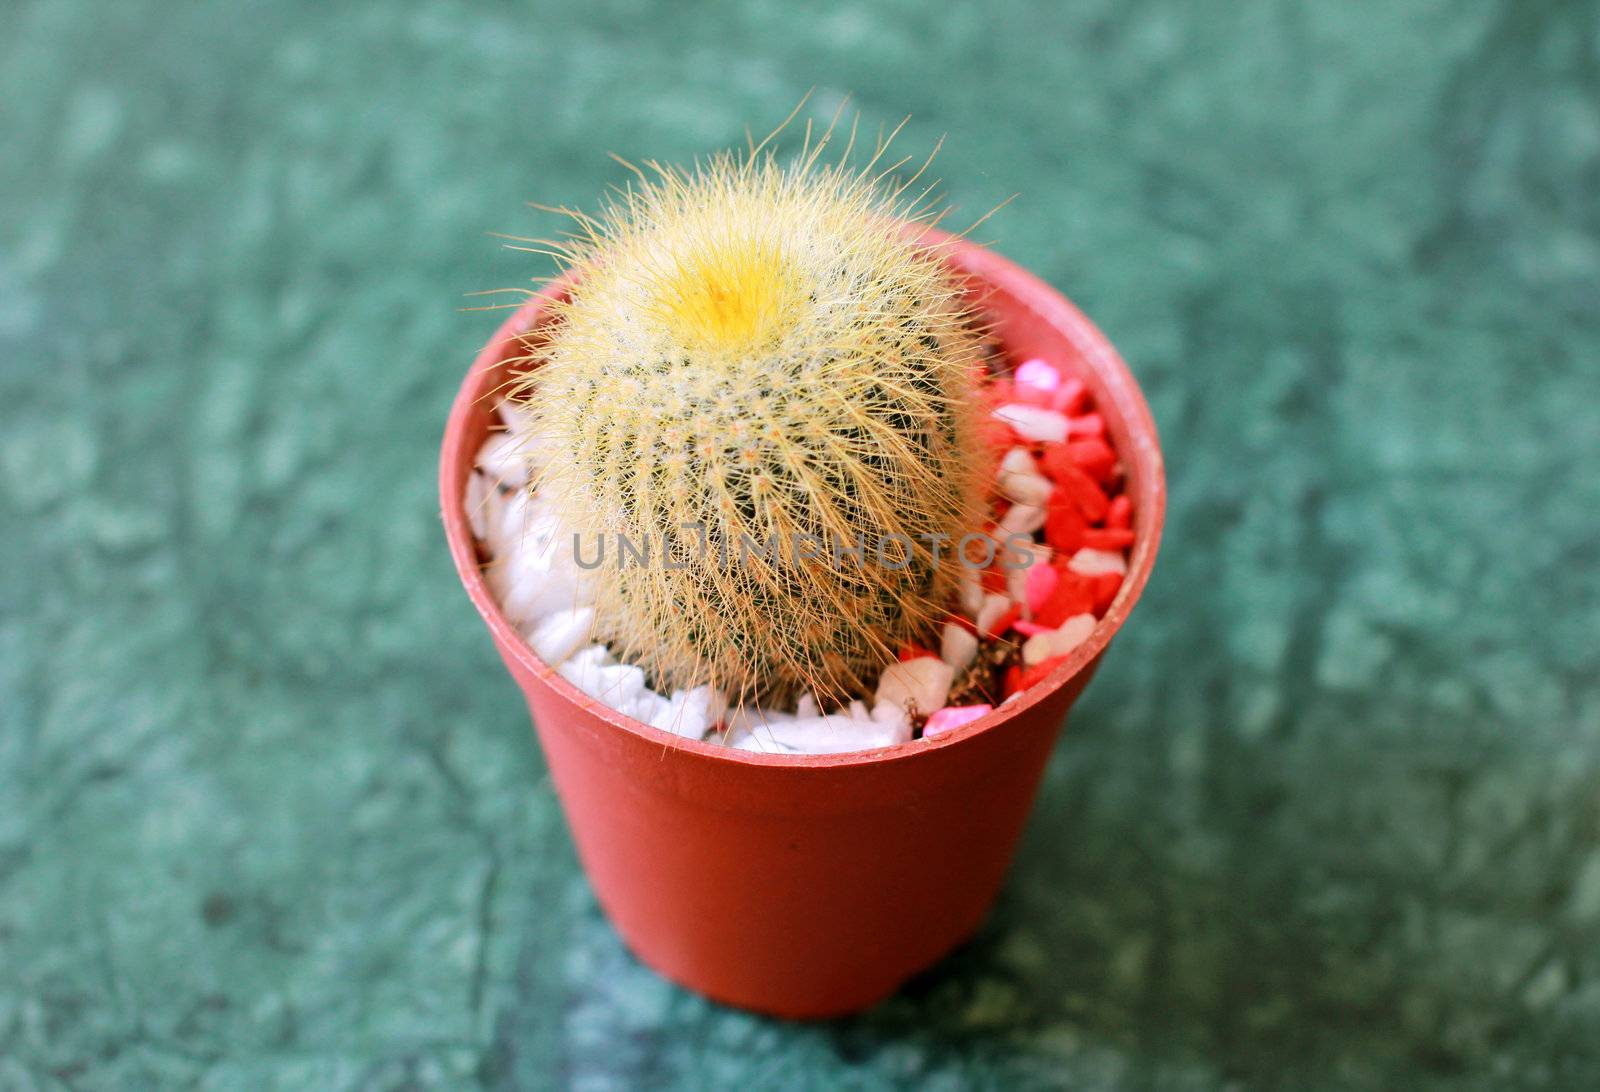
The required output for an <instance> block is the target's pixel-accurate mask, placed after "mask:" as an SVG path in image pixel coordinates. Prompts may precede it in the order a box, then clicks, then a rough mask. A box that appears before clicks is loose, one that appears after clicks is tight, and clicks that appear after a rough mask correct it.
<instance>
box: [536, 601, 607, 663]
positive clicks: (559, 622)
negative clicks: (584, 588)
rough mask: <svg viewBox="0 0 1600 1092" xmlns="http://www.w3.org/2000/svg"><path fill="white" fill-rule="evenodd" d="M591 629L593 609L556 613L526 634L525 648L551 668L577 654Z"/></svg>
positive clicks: (576, 608)
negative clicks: (526, 644) (526, 642)
mask: <svg viewBox="0 0 1600 1092" xmlns="http://www.w3.org/2000/svg"><path fill="white" fill-rule="evenodd" d="M593 627H594V608H593V607H575V608H573V609H570V610H558V611H556V612H555V613H554V614H551V615H548V616H547V617H546V618H545V619H544V620H543V621H542V622H540V623H539V624H538V625H537V626H535V627H534V629H533V632H531V633H529V634H528V644H529V646H531V647H532V649H533V651H534V652H536V653H538V654H539V659H541V660H543V661H544V662H545V663H547V664H550V665H551V666H555V665H558V664H560V663H561V662H562V661H563V660H565V659H566V658H567V657H568V656H570V655H572V654H573V653H574V652H576V651H577V649H578V646H579V645H581V644H583V642H584V641H586V640H587V639H588V637H589V632H590V630H591V629H592V628H593Z"/></svg>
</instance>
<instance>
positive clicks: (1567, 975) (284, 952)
mask: <svg viewBox="0 0 1600 1092" xmlns="http://www.w3.org/2000/svg"><path fill="white" fill-rule="evenodd" d="M812 86H815V88H816V94H815V96H814V97H813V99H812V105H811V107H810V108H809V109H810V111H811V112H812V113H813V114H815V115H819V116H820V115H826V114H828V113H830V112H831V111H832V110H833V108H834V107H835V106H836V104H837V103H838V101H839V99H840V97H841V95H842V94H843V93H845V92H846V91H850V92H853V93H854V94H855V96H856V97H855V99H854V101H855V102H856V103H857V104H858V105H859V107H860V109H861V111H862V112H863V116H864V119H865V120H866V122H867V123H868V124H869V125H870V126H874V127H875V126H876V125H878V124H880V123H893V122H894V121H895V120H897V119H898V118H899V117H900V116H901V115H902V114H905V113H908V112H909V113H911V114H912V115H913V120H912V122H911V124H910V126H909V127H908V129H907V132H906V136H905V147H906V148H907V150H921V149H925V148H926V147H928V146H929V145H930V144H931V143H932V141H933V140H934V139H935V138H936V137H937V136H938V135H939V134H941V133H948V134H949V138H950V139H949V141H948V143H947V146H946V149H945V151H944V153H943V155H942V156H941V158H940V167H941V168H942V171H941V173H942V175H943V177H944V178H945V180H946V184H947V188H948V190H949V191H950V194H951V196H952V198H953V199H954V200H955V201H956V202H957V203H958V204H960V205H961V206H962V207H963V208H964V209H967V210H969V211H972V212H977V211H981V210H983V209H986V208H988V207H989V206H991V205H993V204H994V203H996V202H997V201H999V200H1001V199H1002V198H1004V197H1005V196H1007V195H1008V194H1010V193H1012V192H1013V191H1020V192H1021V195H1022V196H1021V197H1020V198H1019V199H1018V200H1017V202H1016V203H1015V204H1013V205H1012V206H1011V207H1009V208H1007V209H1006V210H1005V211H1004V212H1003V213H1002V214H1001V215H999V216H998V217H997V218H996V219H995V220H993V221H991V222H990V224H989V225H987V226H986V228H985V232H986V234H987V235H988V236H989V237H992V238H994V239H996V240H997V241H998V245H999V246H1000V247H1001V248H1002V249H1003V250H1004V251H1005V252H1006V253H1008V254H1010V255H1012V256H1014V257H1016V258H1018V259H1020V260H1021V261H1023V262H1024V263H1026V264H1028V265H1030V266H1032V267H1033V268H1035V269H1036V270H1038V271H1039V272H1040V273H1042V274H1043V275H1044V276H1045V277H1046V278H1047V279H1048V280H1050V281H1052V282H1053V283H1054V284H1056V285H1058V286H1059V287H1061V288H1062V289H1063V290H1065V291H1066V292H1067V293H1069V294H1070V295H1071V296H1073V297H1074V298H1075V299H1077V300H1078V301H1079V302H1080V303H1081V304H1082V305H1083V306H1084V307H1085V309H1086V310H1087V311H1088V312H1089V313H1090V314H1091V315H1092V316H1094V317H1095V318H1096V319H1097V320H1098V321H1099V323H1100V324H1101V325H1102V326H1103V327H1104V329H1105V330H1106V331H1107V332H1108V333H1109V334H1110V335H1111V337H1112V338H1113V340H1115V341H1116V342H1117V343H1118V344H1119V345H1120V346H1121V347H1122V349H1123V351H1124V353H1125V355H1126V356H1127V358H1128V360H1129V361H1130V362H1131V364H1132V366H1133V368H1134V371H1135V372H1136V374H1137V375H1138V376H1139V378H1140V379H1141V380H1142V382H1143V383H1144V384H1145V387H1146V390H1147V391H1148V392H1149V395H1150V400H1151V402H1152V405H1153V407H1154V410H1155V414H1156V417H1157V419H1158V420H1159V423H1160V426H1161V429H1162V432H1163V437H1164V440H1165V444H1166V449H1167V454H1168V460H1169V465H1170V468H1171V487H1172V506H1171V514H1170V517H1169V520H1168V524H1167V534H1168V538H1167V542H1166V545H1165V548H1164V550H1163V555H1162V560H1161V562H1160V564H1159V565H1158V567H1157V572H1156V578H1155V580H1154V582H1153V583H1152V584H1151V586H1150V590H1149V593H1148V595H1147V598H1146V599H1145V601H1144V603H1143V604H1142V605H1141V606H1140V608H1139V610H1138V612H1137V614H1136V616H1135V619H1134V623H1133V625H1132V626H1131V628H1130V629H1129V630H1128V631H1127V632H1126V633H1125V635H1124V636H1123V638H1122V639H1121V640H1120V641H1119V642H1118V645H1117V647H1116V648H1115V649H1114V651H1113V655H1112V656H1111V657H1110V659H1109V660H1108V662H1107V664H1106V667H1105V669H1104V671H1103V672H1102V673H1101V675H1100V677H1099V678H1098V679H1097V680H1096V682H1095V685H1094V686H1093V687H1092V688H1091V690H1090V692H1089V694H1088V696H1087V697H1086V699H1085V700H1084V702H1083V703H1082V705H1081V706H1080V707H1079V712H1078V713H1077V714H1076V715H1075V718H1074V723H1073V725H1072V729H1071V731H1070V732H1069V733H1068V736H1067V737H1066V738H1065V740H1064V741H1063V743H1062V745H1061V747H1060V748H1059V749H1058V752H1057V754H1056V756H1055V758H1054V761H1053V762H1052V764H1051V766H1050V770H1049V776H1048V780H1047V782H1046V784H1045V786H1044V789H1043V794H1042V797H1041V800H1040V803H1039V806H1038V809H1037V812H1036V814H1035V819H1034V822H1033V825H1032V827H1031V829H1030V831H1029V834H1028V836H1027V840H1026V843H1025V845H1024V848H1023V850H1022V852H1021V856H1020V859H1019V860H1018V863H1017V866H1016V869H1015V872H1014V875H1013V879H1012V881H1011V883H1010V886H1009V888H1008V890H1007V893H1006V895H1005V896H1004V899H1003V901H1002V904H1001V906H1000V908H999V910H998V911H997V913H996V914H995V916H994V917H993V919H992V921H991V922H990V924H989V926H988V928H987V929H986V931H985V932H984V933H983V934H982V936H981V938H980V939H979V940H978V941H977V942H976V943H974V944H973V945H972V946H970V947H969V948H968V949H967V950H965V951H963V952H962V953H961V954H959V955H958V956H957V957H956V958H954V959H952V960H951V961H949V962H948V963H947V964H946V965H945V966H943V967H942V968H940V969H939V970H937V971H935V972H933V973H931V974H929V975H928V976H926V977H925V978H923V979H922V980H919V981H917V982H915V983H914V984H912V985H911V986H910V987H908V988H907V989H906V990H905V991H904V992H903V993H902V994H901V995H900V996H899V997H897V998H896V999H895V1000H893V1001H891V1002H889V1003H888V1004H886V1005H884V1006H883V1007H882V1008H880V1009H879V1010H877V1011H876V1012H873V1013H871V1014H869V1015H867V1016H864V1017H861V1018H859V1019H855V1020H849V1021H844V1022H840V1023H835V1024H827V1025H815V1026H788V1025H783V1024H779V1023H774V1022H770V1021H767V1020H763V1019H758V1018H755V1017H752V1016H748V1015H744V1014H741V1013H737V1012H731V1011H727V1010H724V1009H721V1008H718V1007H716V1006H714V1005H711V1004H708V1003H707V1002H705V1001H702V1000H700V999H698V998H696V997H694V996H691V995H689V994H687V993H684V992H681V991H679V990H677V989H675V988H673V987H670V986H668V985H666V984H664V983H663V982H662V981H660V980H659V979H657V978H656V977H655V976H653V975H652V974H650V973H649V972H647V971H645V970H644V969H642V968H641V967H640V966H639V965H638V964H637V963H635V962H634V961H633V960H632V959H631V957H629V956H628V955H627V954H626V952H625V951H624V950H623V949H622V947H621V946H620V944H619V942H618V941H617V938H616V937H615V936H614V935H613V934H612V932H611V931H610V929H609V928H608V927H607V926H606V925H605V923H604V922H603V920H602V919H601V917H600V916H599V913H598V911H597V909H596V907H595V903H594V900H593V897H592V896H591V895H590V893H589V890H588V888H587V887H586V885H585V883H584V881H583V879H582V877H581V876H580V874H579V871H578V868H577V865H576V863H575V860H574V858H573V854H572V850H571V848H570V846H569V844H568V841H567V837H566V834H565V833H564V831H563V828H562V825H561V820H560V817H559V814H558V811H557V808H556V805H555V802H554V799H553V797H552V795H551V791H550V786H549V784H548V781H547V779H546V777H545V773H544V767H543V764H542V761H541V759H540V756H539V755H538V753H537V751H536V749H535V747H534V745H533V743H532V741H531V738H530V735H529V732H528V725H527V719H526V714H525V712H524V709H523V707H522V705H521V701H520V698H519V696H518V694H517V692H516V691H515V689H514V687H513V686H512V684H511V682H510V680H509V678H508V677H507V676H506V675H505V674H504V672H503V670H502V669H501V667H500V665H499V663H498V662H497V660H496V659H495V656H494V654H493V652H492V650H491V647H490V644H489V641H488V639H487V636H486V634H485V633H484V632H483V629H482V626H481V625H480V623H479V622H478V620H477V618H476V617H475V615H474V614H473V613H472V611H471V609H470V608H469V606H468V604H467V601H466V598H465V596H464V595H463V594H462V593H461V591H460V589H459V587H458V585H457V582H456V579H455V577H454V575H453V573H452V572H451V569H450V566H449V562H448V560H447V557H446V553H445V549H444V544H443V540H442V535H441V533H440V529H439V525H438V516H437V510H436V503H435V499H434V492H433V490H434V484H433V476H434V457H435V445H436V442H437V439H438V436H439V432H440V429H441V427H442V424H443V421H444V415H445V411H446V408H447V406H448V405H449V402H450V399H451V396H452V394H453V392H454V390H455V387H456V384H457V382H458V380H459V379H460V377H461V375H462V374H463V371H464V369H465V367H466V365H467V363H468V361H469V360H470V358H471V356H472V354H473V352H474V351H475V349H476V348H477V347H478V345H479V344H480V343H481V342H482V341H483V340H484V338H485V337H486V335H487V334H488V332H489V330H490V329H491V328H492V324H493V322H494V321H495V319H494V316H492V315H488V314H483V313H471V312H464V311H462V310H459V308H461V307H462V306H463V305H464V303H465V302H467V301H465V300H464V293H466V292H468V291H470V290H473V289H480V288H490V287H497V286H501V285H508V284H516V283H521V282H523V281H524V280H525V278H527V277H529V276H531V275H533V274H535V273H537V272H540V271H541V267H539V266H538V265H537V264H536V263H535V262H534V261H533V260H532V259H531V258H530V257H529V256H528V255H522V254H516V253H512V252H509V251H505V250H501V249H499V248H498V245H497V243H496V241H495V240H494V239H493V238H491V236H490V234H489V233H490V232H494V231H510V232H529V233H537V232H540V231H547V230H550V229H551V228H552V227H553V226H554V225H553V224H552V222H551V221H550V220H549V219H548V218H544V217H541V216H539V215H537V214H535V213H532V212H530V211H527V210H526V209H525V208H524V206H523V202H524V201H525V200H529V199H534V200H539V201H543V202H549V203H561V202H574V203H589V202H591V201H592V198H593V197H594V196H595V195H596V194H597V192H598V191H599V190H600V189H601V188H602V187H604V186H605V185H607V184H608V183H613V182H618V181H620V180H622V179H623V178H624V177H625V176H624V174H623V172H622V169H621V168H620V167H618V166H616V165H615V164H613V163H612V162H611V161H609V160H608V159H607V158H606V157H605V152H606V151H608V150H615V151H617V152H619V153H623V154H626V155H630V156H638V157H643V156H658V157H665V158H672V159H676V158H684V157H688V156H691V155H693V154H696V153H700V152H704V151H707V150H709V149H712V148H715V147H718V146H721V145H725V144H729V143H733V142H737V141H739V140H740V139H741V134H742V128H743V126H744V124H745V123H746V122H751V123H753V124H755V125H756V126H757V127H762V126H767V125H770V124H772V123H774V122H776V121H777V120H778V119H779V118H781V117H782V116H783V114H785V113H786V112H787V111H788V110H789V108H790V107H791V106H792V105H793V104H794V103H795V102H796V101H797V100H798V99H799V98H800V96H801V95H802V94H803V93H804V92H805V90H806V89H807V88H809V87H812ZM1597 194H1600V9H1597V7H1596V5H1595V4H1593V3H1592V2H1591V3H1566V4H1560V3H1524V2H1513V0H1503V2H1500V3H1489V2H1483V0H1463V2H1459V3H1439V2H1418V3H1399V2H1384V3H1379V2H1360V3H1303V2H1300V0H1282V2H1278V3H1242V4H1221V3H1218V4H1205V5H1200V4H1177V3H1126V2H1111V0H1102V2H1095V3H1087V4H1071V5H1052V4H1046V3H1025V2H1021V0H1003V2H1001V0H996V2H989V3H982V4H955V3H933V2H929V3H925V4H913V3H906V2H902V3H873V4H864V3H860V2H844V3H837V2H831V3H819V4H805V5H802V4H799V3H794V2H792V0H761V2H752V3H743V4H738V5H733V4H725V5H691V4H675V5H666V4H662V5H649V4H644V3H632V4H628V3H612V2H585V3H568V4H548V5H540V6H515V5H511V4H506V3H476V4H467V3H464V2H452V0H436V2H430V3H418V4H401V3H377V2H369V3H332V2H318V3H304V4H291V3H274V4H267V3H245V2H232V3H225V2H221V0H218V2H215V3H205V4H202V3H174V2H171V0H141V2H132V0H114V2H113V0H39V2H33V0H5V2H4V3H3V5H0V506H3V507H0V516H3V527H0V530H3V534H0V543H3V545H0V550H3V554H0V559H3V566H0V1089H3V1090H5V1092H12V1090H23V1089H115V1090H119V1092H120V1090H137V1089H146V1088H159V1089H184V1088H200V1089H241V1090H260V1089H285V1090H297V1092H298V1090H307V1089H315V1090H320V1089H374V1090H376V1089H411V1088H430V1089H431V1088H448V1089H458V1088H473V1087H478V1086H480V1085H481V1086H483V1087H487V1088H494V1089H510V1088H556V1087H565V1088H574V1089H581V1090H591V1092H599V1090H606V1089H653V1088H658V1087H682V1088H691V1087H695V1088H740V1089H752V1090H753V1089H769V1088H780V1087H782V1088H815V1089H830V1090H831V1089H840V1088H846V1089H882V1088H917V1089H934V1090H953V1089H964V1088H980V1089H981V1088H996V1089H999V1088H1005V1089H1011V1088H1020V1089H1030V1088H1053V1087H1074V1088H1147V1087H1148V1088H1197V1089H1198V1088H1212V1087H1222V1086H1228V1087H1238V1088H1246V1087H1248V1088H1256V1087H1261V1088H1273V1087H1283V1088H1306V1087H1328V1088H1332V1087H1351V1088H1356V1087H1361V1088H1367V1087H1390V1088H1395V1087H1413V1088H1415V1087H1421V1088H1429V1087H1457V1086H1464V1087H1479V1088H1489V1087H1496V1088H1500V1087H1527V1088H1593V1087H1595V1086H1596V1084H1597V1082H1600V684H1597V681H1596V679H1597V675H1600V651H1597V646H1600V640H1597V635H1596V629H1597V622H1600V576H1597V571H1596V570H1597V566H1600V532H1597V525H1600V459H1597V456H1600V366H1597V364H1600V361H1597V356H1600V288H1597V285H1600V199H1597Z"/></svg>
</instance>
